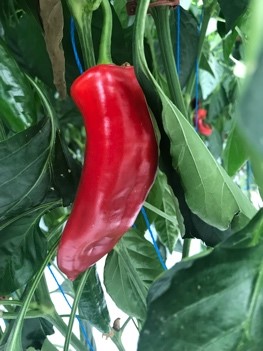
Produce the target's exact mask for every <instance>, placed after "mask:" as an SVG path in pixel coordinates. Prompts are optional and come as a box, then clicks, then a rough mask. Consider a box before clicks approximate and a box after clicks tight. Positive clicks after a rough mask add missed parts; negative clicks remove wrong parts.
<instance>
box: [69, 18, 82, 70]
mask: <svg viewBox="0 0 263 351" xmlns="http://www.w3.org/2000/svg"><path fill="white" fill-rule="evenodd" d="M70 39H71V45H72V49H73V53H74V57H75V61H76V64H77V66H78V69H79V72H80V74H82V73H83V72H84V70H83V67H82V64H81V62H80V58H79V54H78V50H77V45H76V40H75V23H74V19H73V17H71V18H70Z"/></svg>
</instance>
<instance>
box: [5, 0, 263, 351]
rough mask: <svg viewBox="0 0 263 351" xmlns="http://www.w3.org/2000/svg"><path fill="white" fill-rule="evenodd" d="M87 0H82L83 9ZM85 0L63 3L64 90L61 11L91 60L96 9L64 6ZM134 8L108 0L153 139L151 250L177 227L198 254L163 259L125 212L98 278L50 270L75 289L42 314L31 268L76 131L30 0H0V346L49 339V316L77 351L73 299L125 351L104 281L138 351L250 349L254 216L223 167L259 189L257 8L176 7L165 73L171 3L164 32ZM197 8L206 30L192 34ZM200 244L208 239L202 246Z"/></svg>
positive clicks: (222, 3)
mask: <svg viewBox="0 0 263 351" xmlns="http://www.w3.org/2000/svg"><path fill="white" fill-rule="evenodd" d="M99 2H100V0H99V1H95V2H93V1H91V2H90V4H91V5H92V6H93V5H94V4H95V5H96V8H97V6H98V5H99ZM76 3H77V4H78V6H76ZM84 3H85V2H84V1H82V0H79V1H77V2H76V1H62V6H63V15H64V29H63V39H62V41H61V43H60V45H61V46H63V49H64V53H65V80H66V85H67V93H68V94H69V92H70V86H71V84H72V82H73V80H74V79H75V78H76V77H77V76H78V69H77V65H76V62H75V58H74V54H73V50H72V45H71V42H70V18H71V16H72V15H74V16H75V19H76V13H77V15H78V16H80V17H79V18H80V19H81V21H82V22H81V24H82V26H80V27H81V28H78V26H77V32H76V47H77V50H78V52H79V55H80V61H81V63H82V64H83V65H84V66H85V64H86V63H87V62H88V60H87V57H86V55H87V53H88V52H90V51H91V47H94V58H93V59H94V64H95V61H96V60H97V58H98V52H99V44H100V39H101V33H102V28H103V11H102V10H101V8H100V7H99V8H98V9H96V11H94V12H93V13H92V14H91V13H89V12H88V10H89V8H88V7H85V11H80V12H78V11H79V9H80V10H82V9H83V6H84V5H83V4H84ZM69 4H70V5H71V6H69ZM148 5H149V0H145V1H138V2H137V9H136V14H135V16H132V17H129V16H128V15H127V12H126V1H125V0H121V1H119V0H118V1H117V0H116V1H111V9H112V13H113V34H112V42H111V54H112V58H113V62H114V63H115V64H119V65H121V64H123V63H125V62H128V63H130V64H133V65H134V66H135V71H136V74H137V77H138V80H139V82H140V84H141V86H142V88H143V90H144V93H145V96H146V99H147V103H148V105H149V108H150V109H151V115H152V117H153V119H154V126H155V128H156V134H157V135H158V139H159V146H160V148H159V150H160V155H159V156H160V158H159V159H160V162H159V167H160V170H159V172H158V175H157V177H156V180H155V183H154V186H153V187H152V189H151V191H150V192H149V194H148V197H147V200H146V202H145V209H146V211H147V215H148V218H149V222H150V224H151V225H152V228H153V231H154V233H155V234H156V235H157V243H158V245H159V247H160V250H161V252H162V254H163V257H164V258H166V257H167V255H168V256H169V255H170V254H173V253H174V250H175V249H176V247H177V249H178V246H179V245H177V246H176V244H178V243H181V241H182V242H184V240H183V239H184V238H189V237H198V238H200V240H201V241H202V242H203V243H202V247H203V248H204V252H203V253H202V254H199V255H197V256H194V257H191V258H187V259H184V260H182V261H181V262H178V263H176V264H175V265H174V266H173V267H172V268H171V269H169V270H168V271H167V272H163V268H162V266H161V264H160V262H159V260H158V257H157V254H156V252H155V251H154V248H153V245H152V243H151V242H149V241H148V240H146V238H145V232H146V231H147V226H146V224H145V221H144V219H143V217H142V215H141V214H140V215H139V216H138V218H137V220H136V222H135V226H134V228H132V229H131V230H130V231H129V232H127V233H126V234H125V235H124V236H123V238H122V239H121V240H120V241H119V243H118V244H117V245H116V246H115V247H114V249H113V250H112V252H110V253H109V254H108V256H107V258H106V261H105V266H104V272H103V273H104V281H102V280H100V279H99V277H98V274H97V271H96V268H95V267H92V268H91V269H90V270H89V271H87V272H85V273H84V274H83V275H82V276H81V277H79V278H78V279H77V280H76V281H74V283H73V284H72V282H69V281H67V280H66V281H65V282H64V283H63V287H64V290H65V292H66V294H67V295H70V296H71V297H72V298H73V299H74V303H73V312H72V314H71V316H70V321H69V325H68V326H67V325H66V324H65V323H64V322H63V320H62V319H61V317H60V316H58V315H57V313H56V311H55V306H53V303H52V302H51V300H50V293H49V291H48V289H47V287H46V286H44V285H45V279H44V271H45V267H46V265H47V264H48V263H50V262H51V261H53V260H54V259H55V256H56V248H57V245H58V242H59V236H60V234H61V232H62V228H63V224H64V221H65V220H66V218H67V217H68V215H69V214H70V210H71V205H72V203H73V202H74V198H75V194H76V190H77V187H78V183H79V179H80V173H81V162H80V161H83V156H84V150H85V143H86V139H87V146H88V137H89V136H88V135H87V136H85V133H84V128H83V121H82V118H81V116H80V113H79V111H78V110H77V109H76V107H75V106H74V103H73V101H72V100H71V98H70V96H67V97H66V98H65V100H61V99H60V98H59V97H58V94H57V91H56V88H55V86H54V83H53V80H54V78H53V74H52V64H51V61H50V59H49V56H48V53H47V48H46V44H45V41H44V33H43V24H42V22H41V19H40V14H39V8H38V3H37V2H32V1H30V0H16V1H13V0H8V1H5V2H3V4H1V5H0V160H1V171H0V295H2V298H3V301H2V300H0V304H1V303H3V305H4V307H5V311H4V314H3V318H4V319H5V323H6V325H7V328H6V329H5V330H3V333H1V338H0V350H1V351H24V350H26V349H27V348H28V347H29V349H28V350H32V351H35V350H36V349H40V348H41V350H42V351H45V350H52V351H53V350H56V349H57V348H56V347H55V346H54V345H52V343H51V342H49V341H48V339H47V335H49V334H51V333H52V331H53V328H52V327H53V326H55V327H56V328H58V330H59V331H60V332H61V333H62V334H63V335H64V336H65V338H66V345H65V346H64V347H65V350H67V349H69V344H70V343H71V344H72V346H73V347H74V349H76V350H77V351H80V350H81V351H82V350H83V349H84V342H82V341H83V340H82V339H83V337H81V338H77V337H76V336H75V335H74V333H72V327H73V321H74V313H76V311H77V310H78V312H77V313H78V315H79V317H80V319H81V320H82V321H83V324H84V326H85V328H86V330H87V332H88V335H89V338H90V339H91V342H92V343H93V344H94V340H93V336H92V330H91V326H92V327H95V328H96V329H97V330H99V331H100V332H101V333H106V334H107V333H110V335H111V334H112V333H115V334H114V335H113V336H112V340H113V342H114V343H115V344H116V346H117V348H118V349H119V350H120V351H124V350H125V347H124V346H123V344H122V340H121V336H122V333H123V330H124V329H125V323H124V326H123V327H121V330H120V331H118V332H117V331H114V329H113V328H111V327H110V323H111V316H110V313H109V311H110V309H108V306H107V303H106V300H107V299H106V298H105V297H106V294H109V295H110V297H111V298H112V300H113V301H114V302H115V304H116V305H117V306H118V307H119V308H120V309H121V310H122V311H123V312H125V313H126V314H127V315H128V317H129V318H133V319H136V320H137V321H136V322H137V323H136V324H138V330H139V333H140V339H139V346H138V350H147V351H148V350H149V351H151V350H153V351H154V350H163V351H166V350H169V351H170V350H171V351H172V350H180V351H181V350H186V351H191V350H193V351H195V350H199V349H200V350H201V349H202V350H204V351H210V350H211V351H215V350H226V351H232V350H233V351H247V350H249V351H260V350H261V349H262V323H263V320H262V313H261V311H262V308H263V301H262V294H261V290H262V284H263V283H262V282H263V280H262V249H263V247H262V242H263V241H262V225H263V224H262V223H263V214H262V210H261V211H259V212H258V213H257V214H256V212H257V210H256V209H255V208H254V207H253V205H252V204H251V202H250V201H249V199H248V198H247V197H246V196H245V195H244V194H243V191H242V190H243V189H241V188H240V187H238V186H237V185H236V184H235V181H234V180H236V179H239V178H240V179H241V182H240V183H244V181H245V180H246V179H243V178H242V177H244V176H243V175H242V173H239V170H240V168H241V167H242V165H243V164H244V163H245V162H246V160H249V161H250V163H251V166H252V171H253V176H254V178H253V179H254V180H255V183H256V184H257V186H258V188H259V191H260V193H261V195H262V194H263V182H262V179H263V176H262V175H263V141H262V140H263V139H262V135H263V130H262V121H261V111H262V110H263V105H262V104H263V103H262V101H263V99H262V98H261V95H262V93H261V90H262V89H261V87H262V84H263V46H262V40H261V35H262V29H263V26H262V23H263V22H262V15H263V5H262V2H261V1H257V0H254V1H251V2H249V1H248V0H241V1H239V0H234V1H227V0H218V1H214V0H207V1H204V9H205V11H204V17H203V20H202V23H200V18H201V16H200V15H201V12H202V7H200V6H199V5H197V1H192V6H191V7H190V10H184V9H183V8H181V9H180V15H181V22H180V25H181V27H180V72H179V74H178V73H177V71H176V69H175V67H176V65H175V64H176V60H177V55H176V54H177V51H176V50H177V42H176V40H177V26H178V23H177V20H178V17H177V11H178V10H176V9H170V10H169V14H168V17H167V18H168V19H169V21H168V22H169V28H168V29H169V30H168V31H167V33H166V35H167V37H166V39H164V38H163V36H162V35H161V34H162V29H164V28H167V27H166V25H167V23H164V22H162V21H163V19H164V18H166V17H165V16H163V17H162V16H160V17H158V16H159V15H160V14H161V12H162V11H163V13H164V14H165V15H167V12H168V11H166V13H165V10H164V9H156V8H155V9H154V10H153V9H151V10H150V11H149V12H148ZM74 6H76V7H74ZM73 7H74V11H75V12H74V11H73ZM76 11H77V12H76ZM86 11H87V12H88V13H87V12H86ZM84 15H85V16H86V15H87V17H85V16H84ZM83 16H84V17H83ZM211 16H212V17H213V16H214V21H217V31H216V32H213V33H210V34H209V35H207V36H205V33H206V32H207V26H208V23H209V20H210V17H211ZM156 18H157V21H156ZM87 19H88V21H86V20H87ZM158 21H159V22H158ZM224 21H225V22H224ZM198 23H200V24H201V26H200V28H199V29H200V31H198V28H197V27H198ZM210 23H211V22H210ZM89 24H90V25H91V30H90V31H89V32H87V28H88V26H89ZM81 31H83V33H82V34H81ZM158 31H159V33H158ZM169 35H170V37H169ZM157 38H158V39H157ZM83 39H87V42H86V44H85V45H84V46H83ZM91 40H92V42H91ZM167 43H168V44H167ZM167 45H168V46H167ZM169 45H170V46H169ZM85 50H88V51H85ZM167 52H169V57H168V58H167ZM235 60H237V61H241V60H242V62H243V61H244V62H245V64H246V68H247V76H246V78H245V80H244V81H242V80H240V79H239V78H237V77H235V76H234V74H233V71H234V68H236V67H235V62H236V61H235ZM197 61H198V62H199V81H198V83H199V84H198V86H196V87H195V79H196V62H197ZM84 63H85V64H84ZM177 63H178V62H177ZM239 63H240V62H239ZM53 68H54V65H53ZM171 77H172V78H173V79H171ZM240 86H241V89H239V87H240ZM194 87H195V89H198V92H199V104H200V106H202V108H205V109H206V110H207V122H208V123H209V124H210V125H211V126H212V128H213V133H212V135H211V136H209V137H208V138H207V137H205V136H203V135H198V133H197V132H196V130H195V129H194V128H193V113H194V112H193V108H194V105H195V101H194V100H195V97H196V96H195V93H193V90H194ZM174 92H176V94H174ZM171 97H172V101H171V100H170V98H171ZM179 110H180V111H183V113H181V112H180V111H179ZM94 118H97V116H94ZM87 181H88V180H87ZM255 214H256V215H255ZM87 216H88V213H87ZM233 233H234V234H233ZM76 235H77V233H76ZM146 237H147V236H146ZM179 238H180V240H178V239H179ZM204 243H205V244H206V245H207V246H211V247H213V246H215V245H216V246H215V248H213V249H212V248H209V249H207V247H205V245H204ZM183 245H184V248H183V251H184V253H185V252H187V247H186V245H185V244H183ZM179 250H182V247H180V248H179ZM43 282H44V285H43ZM6 295H7V296H6ZM10 297H11V298H12V300H11V299H10ZM12 301H13V303H12ZM79 339H81V340H79ZM128 342H129V341H128ZM94 349H96V346H94Z"/></svg>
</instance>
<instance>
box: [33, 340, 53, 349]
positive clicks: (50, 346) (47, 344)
mask: <svg viewBox="0 0 263 351" xmlns="http://www.w3.org/2000/svg"><path fill="white" fill-rule="evenodd" d="M28 351H29V350H28ZM41 351H58V349H57V348H56V347H55V346H54V345H53V344H51V342H50V341H49V340H48V339H46V340H45V341H44V343H43V345H42V349H41Z"/></svg>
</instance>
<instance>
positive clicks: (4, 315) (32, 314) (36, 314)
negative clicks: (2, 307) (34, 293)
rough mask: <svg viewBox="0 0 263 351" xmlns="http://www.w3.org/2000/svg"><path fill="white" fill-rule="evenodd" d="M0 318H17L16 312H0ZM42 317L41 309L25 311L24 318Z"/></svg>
mask: <svg viewBox="0 0 263 351" xmlns="http://www.w3.org/2000/svg"><path fill="white" fill-rule="evenodd" d="M0 316H1V318H3V319H6V320H7V319H17V313H10V312H3V313H1V315H0ZM41 317H43V311H41V310H38V311H30V312H27V314H26V315H25V318H24V319H31V318H41Z"/></svg>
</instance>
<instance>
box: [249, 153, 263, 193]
mask: <svg viewBox="0 0 263 351" xmlns="http://www.w3.org/2000/svg"><path fill="white" fill-rule="evenodd" d="M249 159H250V162H251V168H252V171H253V175H254V179H255V182H256V184H257V185H258V190H259V193H260V195H261V198H262V199H263V158H262V157H259V155H258V154H257V153H250V158H249Z"/></svg>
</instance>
